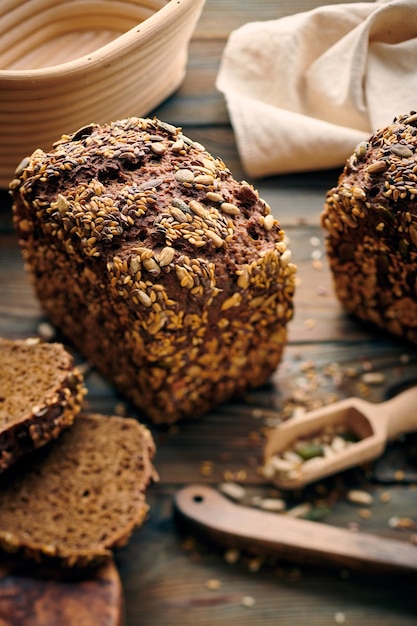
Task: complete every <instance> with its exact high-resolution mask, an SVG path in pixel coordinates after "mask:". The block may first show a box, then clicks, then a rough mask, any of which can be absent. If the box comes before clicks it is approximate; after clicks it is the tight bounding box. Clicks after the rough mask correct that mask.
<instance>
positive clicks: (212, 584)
mask: <svg viewBox="0 0 417 626" xmlns="http://www.w3.org/2000/svg"><path fill="white" fill-rule="evenodd" d="M221 586H222V583H221V581H220V580H218V579H217V578H210V579H209V580H207V581H206V587H207V589H210V591H216V590H217V589H220V587H221Z"/></svg>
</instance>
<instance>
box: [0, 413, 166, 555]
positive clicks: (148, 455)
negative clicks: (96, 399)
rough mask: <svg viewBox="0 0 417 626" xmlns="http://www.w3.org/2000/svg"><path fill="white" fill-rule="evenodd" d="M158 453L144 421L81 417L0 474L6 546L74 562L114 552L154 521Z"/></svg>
mask: <svg viewBox="0 0 417 626" xmlns="http://www.w3.org/2000/svg"><path fill="white" fill-rule="evenodd" d="M154 452H155V448H154V443H153V439H152V437H151V434H150V432H149V431H148V430H147V429H146V428H145V427H144V426H142V425H141V424H139V423H138V422H137V421H136V420H134V419H132V418H125V417H117V416H112V417H107V416H103V415H98V414H80V415H79V416H78V417H77V419H76V420H75V422H74V424H73V426H72V427H71V428H69V429H67V430H66V431H64V432H63V433H62V434H61V435H60V436H59V438H58V439H57V440H56V441H54V442H51V443H50V444H49V445H47V446H44V447H43V448H42V449H40V450H37V451H36V452H34V453H33V454H32V455H30V456H29V457H26V458H25V459H24V462H20V463H17V464H15V465H14V466H13V467H12V468H10V469H9V470H8V471H7V472H4V473H3V474H2V476H1V477H0V547H1V548H2V549H4V550H6V551H9V552H16V551H17V552H19V553H22V555H23V556H25V557H28V558H31V559H35V560H38V561H41V562H42V561H43V562H45V561H48V560H51V561H58V562H59V563H60V564H61V565H64V566H68V567H71V566H77V567H80V566H87V565H89V564H92V563H97V562H99V561H100V560H101V559H103V558H105V557H106V556H109V555H110V550H111V549H112V548H115V547H119V546H122V545H124V544H125V543H126V542H127V541H128V539H129V538H130V536H131V534H132V532H133V530H134V529H135V528H136V527H138V526H139V525H141V524H142V523H143V522H144V520H145V518H146V515H147V511H148V505H147V503H146V501H145V490H146V487H147V486H148V484H149V483H150V482H151V481H152V480H153V479H156V473H155V470H154V468H153V465H152V458H153V455H154Z"/></svg>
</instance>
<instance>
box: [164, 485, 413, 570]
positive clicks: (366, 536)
mask: <svg viewBox="0 0 417 626" xmlns="http://www.w3.org/2000/svg"><path fill="white" fill-rule="evenodd" d="M175 509H176V512H177V514H179V516H180V517H181V518H182V519H184V520H185V521H186V522H187V523H188V525H190V526H191V527H192V528H193V529H194V530H195V531H196V532H202V533H203V534H204V535H206V536H208V537H210V539H212V540H214V541H216V542H217V543H219V544H221V545H224V546H226V547H234V548H243V549H245V550H248V551H249V552H254V553H259V554H266V555H276V556H279V557H280V558H282V559H285V560H287V561H295V562H299V563H312V564H319V565H320V566H331V567H334V566H345V567H348V568H350V569H357V570H360V571H367V572H374V573H384V574H387V573H389V574H392V573H393V571H396V572H397V573H398V574H400V573H403V574H408V575H410V574H411V575H413V576H415V575H416V573H417V548H416V547H414V546H412V545H410V544H409V543H408V542H403V541H398V540H395V539H387V538H383V537H378V536H377V535H372V534H370V533H363V532H357V533H353V532H352V531H351V530H347V529H344V528H337V527H336V526H330V525H328V524H323V523H320V522H312V521H310V520H303V519H295V518H293V517H288V516H286V515H277V514H276V513H270V512H268V511H260V510H259V509H254V508H251V507H247V506H242V505H240V504H235V503H233V502H231V501H230V500H228V499H227V498H226V497H224V496H223V495H221V494H220V493H219V492H218V491H217V490H215V489H213V488H211V487H208V486H207V485H188V486H186V487H183V488H182V489H180V490H179V491H178V492H177V493H176V495H175Z"/></svg>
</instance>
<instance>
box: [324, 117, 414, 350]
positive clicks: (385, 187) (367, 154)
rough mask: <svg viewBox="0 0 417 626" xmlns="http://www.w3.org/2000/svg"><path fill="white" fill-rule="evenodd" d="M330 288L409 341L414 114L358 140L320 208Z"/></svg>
mask: <svg viewBox="0 0 417 626" xmlns="http://www.w3.org/2000/svg"><path fill="white" fill-rule="evenodd" d="M322 226H323V228H324V229H325V230H326V231H327V236H326V247H327V253H328V258H329V263H330V268H331V270H332V272H333V277H334V285H335V289H336V293H337V295H338V297H339V299H340V301H341V302H342V304H343V306H344V307H345V308H346V310H347V311H349V312H350V313H353V314H355V315H356V316H358V317H360V318H361V319H363V320H365V321H368V322H372V323H373V324H376V325H378V326H380V327H381V328H383V329H385V330H388V331H389V332H392V333H394V334H396V335H399V336H401V337H405V338H407V339H409V340H411V341H413V342H414V343H417V298H416V291H415V285H416V281H417V113H416V112H414V111H412V112H411V113H409V114H407V115H400V116H398V117H396V118H395V119H394V120H393V122H392V123H391V124H389V125H388V126H386V127H383V128H381V129H380V130H378V131H377V132H376V133H375V134H374V135H372V136H371V137H370V138H369V141H364V142H362V143H360V144H359V145H358V146H357V147H356V149H355V151H354V153H353V154H352V156H351V157H350V158H349V159H348V161H347V163H346V166H345V168H344V170H343V172H342V173H341V175H340V177H339V181H338V184H337V186H336V187H334V188H333V189H330V190H329V191H328V193H327V197H326V202H325V205H324V210H323V214H322Z"/></svg>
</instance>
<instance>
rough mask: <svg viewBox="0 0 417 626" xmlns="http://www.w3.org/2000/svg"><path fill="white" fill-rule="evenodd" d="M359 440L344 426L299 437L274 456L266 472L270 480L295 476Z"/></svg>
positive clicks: (264, 471) (267, 465) (265, 468)
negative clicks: (306, 437) (306, 436)
mask: <svg viewBox="0 0 417 626" xmlns="http://www.w3.org/2000/svg"><path fill="white" fill-rule="evenodd" d="M356 441H357V438H356V437H355V435H354V434H353V433H351V432H349V431H347V430H345V429H344V428H343V427H342V426H340V425H334V426H329V427H327V428H325V429H323V430H322V431H320V432H319V433H316V434H315V435H314V436H313V437H311V438H309V439H305V438H303V439H297V440H296V441H295V442H294V443H293V444H292V445H291V447H289V448H287V449H286V450H283V451H281V452H279V453H277V454H275V455H273V456H272V457H271V458H270V459H269V461H268V463H267V464H266V465H265V466H264V467H263V475H264V476H265V478H267V479H271V478H274V477H280V478H283V479H285V478H286V479H289V480H291V479H296V478H298V477H300V476H301V474H302V473H304V472H306V471H308V470H309V469H310V468H313V466H314V465H318V464H320V463H322V462H323V460H324V459H327V458H329V457H331V456H334V455H335V454H338V453H340V452H342V450H345V449H346V448H348V447H349V446H351V445H353V444H354V443H355V442H356Z"/></svg>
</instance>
